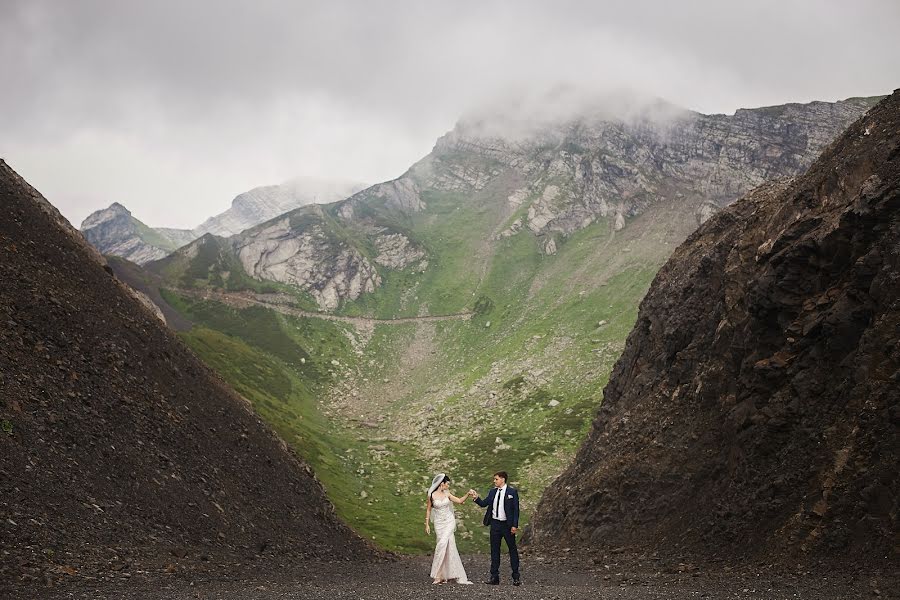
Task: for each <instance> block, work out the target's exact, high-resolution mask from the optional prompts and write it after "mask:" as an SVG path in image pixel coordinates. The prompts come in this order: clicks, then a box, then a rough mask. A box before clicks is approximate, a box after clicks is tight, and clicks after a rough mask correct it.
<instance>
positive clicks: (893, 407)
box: [531, 91, 900, 566]
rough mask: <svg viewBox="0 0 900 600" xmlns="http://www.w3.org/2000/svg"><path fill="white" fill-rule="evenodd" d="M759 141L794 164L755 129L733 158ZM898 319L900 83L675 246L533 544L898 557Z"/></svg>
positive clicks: (722, 186)
mask: <svg viewBox="0 0 900 600" xmlns="http://www.w3.org/2000/svg"><path fill="white" fill-rule="evenodd" d="M783 110H784V111H787V110H792V109H790V108H788V109H783ZM817 110H818V109H817ZM829 110H831V109H829ZM737 117H738V118H740V119H741V120H744V121H747V120H749V122H751V123H754V124H755V123H758V119H761V118H764V117H768V115H767V114H762V115H760V114H757V113H753V112H752V111H742V112H741V113H739V114H738V115H737ZM721 122H722V119H715V120H714V121H713V124H715V123H721ZM754 127H755V125H754ZM760 135H767V134H766V133H765V132H764V131H760ZM810 135H811V134H809V133H807V134H806V136H807V137H810ZM751 147H753V148H757V149H761V150H763V151H764V154H766V155H772V156H777V157H778V159H777V160H776V162H775V166H778V165H783V164H784V165H786V164H793V163H792V161H795V160H799V154H797V153H795V152H792V151H791V152H788V151H786V150H785V149H784V148H778V149H777V150H771V151H770V150H766V148H768V147H769V146H766V145H762V146H759V145H758V144H756V143H755V142H751V141H749V140H747V141H745V143H744V144H738V147H737V148H726V149H723V153H724V154H727V155H730V156H741V155H744V154H746V153H747V152H751V153H752V152H755V150H750V148H751ZM741 148H743V149H741ZM788 157H791V158H788ZM682 166H684V164H682ZM706 189H707V191H708V192H709V193H711V194H712V195H713V196H714V197H715V196H716V195H717V194H726V193H727V191H728V190H733V189H735V188H734V187H732V184H731V183H728V182H726V181H723V180H715V181H712V180H710V181H709V182H708V185H707V188H706ZM720 197H721V196H720ZM898 332H900V91H898V92H895V93H894V94H893V95H892V96H890V97H888V98H887V99H885V100H883V101H882V102H881V103H880V104H879V105H878V106H877V107H876V108H874V109H873V110H872V111H871V112H869V113H868V114H867V115H866V116H865V117H864V118H862V119H860V120H858V121H857V122H856V123H854V124H853V125H852V126H851V127H850V128H849V129H848V130H847V131H846V132H845V133H844V134H843V136H841V137H840V138H839V139H838V140H837V141H836V142H835V143H834V144H833V145H831V146H830V147H829V148H828V149H827V150H826V151H825V152H824V153H823V154H822V156H821V157H820V158H819V159H818V160H817V161H816V162H815V164H814V165H813V166H812V167H811V168H810V169H809V171H808V172H807V173H806V174H805V175H803V176H802V177H799V178H797V179H796V180H794V181H792V182H780V183H770V184H766V185H763V186H761V187H759V188H757V189H756V190H754V191H753V192H752V193H751V194H749V195H747V196H746V197H744V198H743V199H742V200H740V201H739V202H737V203H735V204H733V205H732V206H731V207H729V208H728V209H725V210H723V211H721V212H720V213H718V214H716V215H715V216H713V217H712V218H710V219H709V220H708V221H707V222H706V223H705V224H704V225H703V226H701V227H700V229H699V230H698V231H697V232H696V233H694V234H693V235H692V236H691V237H690V238H689V239H688V240H687V241H686V242H685V243H684V244H683V245H682V246H681V247H680V248H679V249H678V250H677V251H676V252H675V254H674V255H673V256H672V258H671V259H670V260H669V262H668V263H667V264H666V265H665V266H664V267H663V269H662V270H661V271H660V272H659V274H658V275H657V277H656V279H655V281H654V283H653V285H652V287H651V289H650V291H649V293H648V294H647V296H646V297H645V299H644V301H643V302H642V304H641V308H640V312H639V315H638V320H637V324H636V325H635V328H634V330H633V331H632V333H631V335H630V336H629V338H628V342H627V345H626V349H625V351H624V353H623V355H622V357H621V358H620V359H619V361H618V363H617V364H616V366H615V369H614V371H613V374H612V376H611V378H610V381H609V384H608V385H607V387H606V389H605V393H604V397H605V399H604V402H603V405H602V407H601V408H600V410H599V413H598V415H597V417H596V419H595V421H594V424H593V428H592V430H591V432H590V434H589V436H588V438H587V440H586V442H585V443H584V445H583V446H582V448H581V449H580V451H579V452H578V454H577V456H576V457H575V460H574V462H573V463H572V464H571V466H570V467H569V468H568V469H567V470H566V471H565V472H564V473H563V475H561V476H560V477H559V478H558V479H557V480H556V481H555V482H554V484H553V485H552V486H551V487H550V488H549V489H548V490H547V492H546V493H545V495H544V497H543V499H542V500H541V503H540V506H539V507H538V510H537V514H536V515H535V517H534V519H533V531H532V533H531V539H532V540H533V541H534V542H535V543H538V544H541V545H545V546H553V545H556V544H558V543H560V541H561V540H565V544H566V545H567V546H573V547H577V546H580V547H583V548H586V549H587V548H590V549H592V550H594V551H599V552H603V551H605V550H609V549H611V548H618V547H625V548H629V549H632V550H635V551H637V552H653V551H656V550H657V549H660V548H666V549H667V550H671V551H673V552H678V554H679V556H691V555H692V556H695V557H705V558H713V557H715V558H718V559H722V558H733V557H741V558H746V557H748V556H756V557H762V558H765V560H768V561H774V560H786V559H787V558H788V557H790V561H791V563H790V564H793V561H794V560H795V559H796V558H797V557H798V556H802V555H803V554H804V553H809V554H811V555H812V556H815V557H819V558H826V559H827V558H829V557H840V558H841V559H842V560H848V559H850V560H854V561H866V563H867V564H868V565H869V566H872V565H873V564H882V563H883V562H884V561H888V562H889V563H893V564H894V566H896V564H897V563H896V561H897V559H898V557H897V554H896V552H897V546H896V543H897V533H898V526H897V522H898V521H897V520H898V516H900V514H898V509H900V507H898V504H900V467H898V465H900V335H898Z"/></svg>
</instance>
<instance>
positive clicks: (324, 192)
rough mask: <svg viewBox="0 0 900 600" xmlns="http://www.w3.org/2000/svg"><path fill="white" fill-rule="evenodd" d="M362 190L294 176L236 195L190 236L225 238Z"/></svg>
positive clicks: (360, 186) (357, 186)
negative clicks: (297, 210)
mask: <svg viewBox="0 0 900 600" xmlns="http://www.w3.org/2000/svg"><path fill="white" fill-rule="evenodd" d="M364 187H366V186H365V185H363V184H358V183H348V182H343V181H334V180H328V179H316V178H313V177H298V178H295V179H292V180H290V181H287V182H285V183H283V184H281V185H267V186H263V187H258V188H253V189H252V190H250V191H249V192H244V193H243V194H239V195H238V196H236V197H235V199H234V200H232V201H231V208H229V209H228V210H226V211H225V212H223V213H221V214H218V215H216V216H214V217H210V218H209V219H207V220H206V221H204V222H203V223H202V224H201V225H200V226H198V227H196V228H195V229H194V235H195V238H196V237H200V236H202V235H204V234H206V233H212V234H214V235H218V236H221V237H228V236H230V235H235V234H237V233H240V232H242V231H244V230H245V229H249V228H250V227H253V226H254V225H258V224H259V223H262V222H263V221H268V220H269V219H272V218H274V217H277V216H278V215H281V214H284V213H286V212H288V211H291V210H293V209H295V208H298V207H300V206H303V205H306V204H326V203H328V202H337V201H338V200H343V199H344V198H347V197H349V196H351V195H353V194H354V193H356V192H358V191H359V190H361V189H363V188H364ZM189 241H190V240H189Z"/></svg>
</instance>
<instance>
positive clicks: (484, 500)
mask: <svg viewBox="0 0 900 600" xmlns="http://www.w3.org/2000/svg"><path fill="white" fill-rule="evenodd" d="M490 497H491V494H490V492H488V497H487V498H482V497H481V496H476V497H475V498H472V501H473V502H475V504H477V505H478V506H480V507H481V508H487V507H488V506H490V505H491V502H490V500H489V498H490Z"/></svg>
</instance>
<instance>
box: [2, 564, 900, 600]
mask: <svg viewBox="0 0 900 600" xmlns="http://www.w3.org/2000/svg"><path fill="white" fill-rule="evenodd" d="M504 559H506V556H505V555H504ZM430 560H431V559H430V557H415V558H404V559H402V560H398V561H396V562H383V563H375V564H372V563H334V562H332V563H310V564H304V565H300V566H296V567H292V568H289V569H283V570H281V571H279V572H277V573H274V574H269V575H264V574H253V573H251V574H249V575H247V574H244V575H240V576H238V575H235V576H234V577H222V576H215V577H210V576H204V575H202V574H194V575H196V576H195V577H193V578H192V577H191V576H190V573H185V572H182V573H180V574H175V575H169V576H164V575H160V574H157V575H149V574H135V575H133V576H131V577H130V578H128V579H125V578H124V577H122V576H115V578H113V579H110V580H107V581H104V582H102V583H98V582H80V583H75V584H73V585H72V586H69V587H68V588H67V589H65V590H63V589H59V588H57V589H55V590H54V589H44V590H40V591H39V590H30V591H29V592H28V593H27V594H26V595H23V596H21V598H23V599H24V598H29V599H31V598H34V599H36V600H37V599H40V598H48V599H54V600H56V599H63V598H65V599H73V600H76V599H77V600H82V599H85V600H86V599H91V600H102V599H109V600H112V599H116V600H129V599H135V600H136V599H141V600H163V599H166V600H170V599H173V600H174V599H197V598H200V599H207V600H213V599H216V600H276V599H277V600H293V599H312V598H316V599H319V598H327V599H341V598H346V599H351V598H352V599H355V600H395V599H396V600H405V599H416V600H420V599H422V598H462V597H465V598H467V599H468V598H497V599H499V598H521V599H533V600H539V599H540V600H574V599H581V598H622V599H634V600H651V599H653V600H657V599H659V600H663V599H671V600H681V599H685V600H687V599H718V598H722V599H731V598H746V599H767V600H769V599H776V598H778V599H780V598H784V599H796V598H809V599H810V600H813V599H816V600H818V599H822V600H838V599H841V600H844V599H849V598H879V597H881V598H892V597H893V598H896V597H898V596H897V591H898V590H900V579H898V577H897V575H896V574H892V575H887V576H885V575H878V574H869V575H859V574H849V573H840V572H835V573H829V574H828V575H813V574H811V573H802V574H795V573H790V574H785V573H782V574H756V573H752V572H742V573H731V572H727V571H726V570H721V571H717V572H703V571H698V570H691V572H678V571H677V569H672V568H661V569H654V568H652V567H648V566H646V565H645V566H643V567H628V566H625V565H621V564H616V563H613V564H608V565H602V564H598V565H586V564H578V563H576V562H575V561H572V560H568V561H563V560H553V559H537V558H530V557H527V556H526V557H524V559H523V563H522V564H523V568H522V580H523V585H522V586H521V587H514V586H512V585H511V582H510V580H509V578H508V571H509V563H508V562H505V563H504V565H503V567H504V568H503V571H502V575H503V576H504V580H503V583H502V585H500V586H488V585H484V584H482V583H481V581H482V580H483V579H485V576H486V574H487V568H488V564H489V562H490V561H489V558H488V557H487V556H466V557H464V558H463V562H464V563H465V566H466V571H467V572H468V574H469V576H470V578H471V579H472V580H473V581H475V582H477V583H476V584H475V585H471V586H461V585H455V584H447V585H441V586H434V585H431V583H430V579H429V578H428V570H429V567H430ZM17 597H18V596H12V597H11V599H10V600H12V598H17Z"/></svg>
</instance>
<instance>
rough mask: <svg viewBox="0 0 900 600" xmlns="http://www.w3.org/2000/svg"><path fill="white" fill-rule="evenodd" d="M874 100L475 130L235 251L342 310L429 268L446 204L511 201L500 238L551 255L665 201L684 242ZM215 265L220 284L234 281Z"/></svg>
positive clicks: (652, 112) (799, 164) (800, 161)
mask: <svg viewBox="0 0 900 600" xmlns="http://www.w3.org/2000/svg"><path fill="white" fill-rule="evenodd" d="M873 103H874V100H873V99H863V98H860V99H849V100H845V101H842V102H835V103H827V102H812V103H809V104H788V105H784V106H776V107H767V108H759V109H745V110H739V111H737V112H736V113H735V114H734V115H732V116H727V115H702V114H699V113H694V112H690V111H686V110H681V109H677V108H675V107H670V106H659V105H654V106H652V107H651V108H652V109H647V110H644V111H634V112H632V113H631V114H630V115H629V116H628V117H627V118H615V117H610V116H609V115H606V114H603V115H602V116H595V117H593V118H592V117H580V118H577V119H573V120H568V121H563V122H556V123H553V124H552V125H546V126H544V127H543V128H542V129H539V130H537V131H531V132H529V133H528V135H527V136H524V137H523V136H520V135H519V136H508V137H502V135H500V134H498V133H496V132H495V131H496V129H497V128H496V127H494V128H493V129H491V130H490V131H491V132H492V133H491V134H487V133H485V132H486V131H487V129H486V128H485V127H484V126H483V124H480V123H472V122H462V123H460V124H459V125H458V126H457V127H456V128H455V129H454V130H453V131H451V132H450V133H448V134H447V135H445V136H443V137H442V138H440V139H439V140H438V141H437V143H436V145H435V147H434V150H433V151H432V153H431V154H429V155H428V156H427V157H425V158H424V159H423V160H422V161H420V162H418V163H417V164H416V165H414V166H413V167H412V168H411V169H410V170H409V171H408V172H407V173H406V174H404V175H403V176H402V177H400V178H398V179H396V180H394V181H390V182H385V183H381V184H378V185H375V186H372V187H370V188H368V189H366V190H363V191H361V192H359V193H357V194H355V195H354V196H352V197H350V198H348V199H347V200H344V201H342V202H338V203H336V204H333V205H328V206H325V207H301V208H300V209H298V210H296V211H293V212H291V213H289V214H286V215H283V216H281V217H278V219H277V220H274V221H271V222H269V223H265V224H263V225H260V226H258V227H256V228H254V229H251V230H249V231H246V232H244V233H242V234H240V235H238V236H235V237H234V239H233V240H231V242H230V245H231V250H230V252H231V253H233V254H236V255H237V256H238V257H239V261H238V262H239V263H240V264H241V265H242V269H243V271H244V275H246V276H247V277H249V278H251V279H254V280H257V281H263V282H266V281H268V282H274V283H278V284H287V285H291V286H295V287H297V288H300V289H301V290H303V291H304V292H305V293H308V294H310V295H311V296H312V297H313V299H314V300H315V302H316V303H317V304H318V306H319V307H320V308H321V309H323V310H334V309H336V308H338V307H339V306H341V305H342V304H343V303H345V302H347V301H353V300H356V299H358V298H359V297H360V296H361V295H363V294H364V293H367V292H371V291H373V290H374V289H376V288H378V287H379V286H380V285H381V283H382V280H383V279H384V277H385V276H386V275H387V274H388V273H389V272H390V271H408V270H413V271H415V270H418V271H421V270H424V269H426V268H427V266H428V264H429V261H431V260H432V259H433V258H434V252H430V251H429V248H428V243H427V240H424V239H420V238H418V237H417V235H416V232H415V230H414V227H413V226H412V224H413V221H414V220H416V219H417V218H418V217H416V215H417V214H419V213H424V214H428V209H429V202H430V200H429V199H430V198H434V197H436V196H440V195H442V194H443V195H447V194H456V195H462V196H472V195H479V194H482V195H483V194H485V193H488V190H490V193H491V194H495V195H497V196H502V197H503V200H501V202H502V203H503V205H502V210H503V212H504V215H505V217H504V219H505V222H504V223H501V224H500V227H498V229H497V230H496V231H495V232H494V233H493V236H492V237H493V240H494V241H497V240H500V239H503V238H508V237H511V236H516V235H532V236H536V237H537V238H538V240H539V242H540V244H541V248H542V250H543V252H544V253H545V254H547V255H553V254H555V253H556V252H557V249H558V247H559V245H560V244H563V243H565V240H566V239H567V238H569V237H570V236H572V235H573V234H574V233H576V232H577V231H579V230H582V229H584V228H585V227H588V226H590V225H591V224H593V223H596V222H599V221H608V222H609V225H610V227H611V228H612V229H613V230H614V231H621V230H622V229H623V228H625V227H626V226H627V223H628V221H629V220H630V219H633V218H635V217H636V216H638V215H640V214H642V213H644V212H646V211H647V210H648V208H650V207H652V206H657V205H666V204H671V205H673V206H677V207H678V209H677V210H678V214H677V222H674V223H673V224H672V229H673V230H675V231H679V232H681V231H683V233H680V234H679V235H681V236H682V239H683V237H686V235H687V233H689V232H690V231H691V230H692V229H693V228H694V227H696V225H697V224H698V223H701V222H703V221H704V220H706V219H708V218H709V216H710V215H712V214H713V213H714V212H715V211H717V210H719V209H720V208H721V207H722V206H726V205H727V204H728V203H729V202H731V201H733V200H734V199H736V198H737V197H738V196H740V195H741V194H742V193H745V192H746V191H748V190H749V189H751V188H752V187H754V186H755V185H758V184H759V183H761V182H763V181H765V180H768V179H772V178H778V177H784V176H791V175H795V174H797V173H800V172H802V170H803V169H804V168H806V167H807V166H809V164H810V163H811V162H812V161H813V159H814V158H815V156H816V155H817V154H818V153H819V152H820V151H821V150H822V148H823V147H824V146H825V145H826V144H827V143H828V142H829V141H831V140H832V139H834V137H835V136H836V135H837V134H838V133H839V132H841V131H842V130H843V129H844V128H845V127H846V126H847V125H848V124H849V123H851V122H852V121H853V120H854V119H856V118H858V117H859V116H860V115H861V114H863V113H864V112H865V111H866V110H867V109H868V108H869V107H870V106H871V105H872V104H873ZM500 129H502V127H501V128H500ZM679 241H680V240H679ZM182 253H183V254H184V255H185V256H187V255H191V254H195V253H196V252H195V250H193V249H190V248H185V249H183V250H182ZM182 260H184V259H182ZM225 262H234V261H225ZM210 268H211V269H212V271H211V275H210V277H212V278H214V279H220V278H221V273H222V272H230V271H228V269H225V268H224V267H223V266H221V265H219V266H210ZM202 279H204V278H203V277H200V278H199V280H202ZM195 280H196V278H195ZM190 283H194V282H190Z"/></svg>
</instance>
